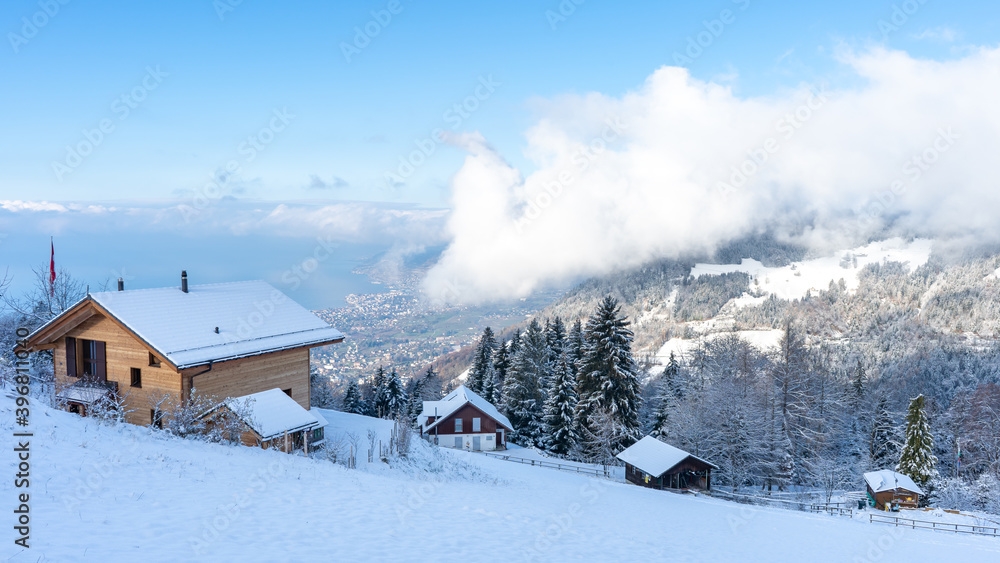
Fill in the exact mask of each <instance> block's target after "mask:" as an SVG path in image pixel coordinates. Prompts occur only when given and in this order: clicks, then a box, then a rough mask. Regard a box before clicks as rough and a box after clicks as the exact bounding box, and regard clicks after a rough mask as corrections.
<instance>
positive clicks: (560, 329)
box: [545, 317, 566, 364]
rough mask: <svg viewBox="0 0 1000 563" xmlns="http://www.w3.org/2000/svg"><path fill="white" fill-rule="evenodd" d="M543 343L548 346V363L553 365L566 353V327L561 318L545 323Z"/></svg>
mask: <svg viewBox="0 0 1000 563" xmlns="http://www.w3.org/2000/svg"><path fill="white" fill-rule="evenodd" d="M545 342H546V343H547V344H548V345H549V361H550V362H551V363H552V364H555V363H556V362H558V361H559V358H561V357H562V355H563V353H564V352H565V351H566V350H565V348H566V325H565V324H563V321H562V319H561V318H559V317H556V318H554V319H552V322H548V321H546V322H545Z"/></svg>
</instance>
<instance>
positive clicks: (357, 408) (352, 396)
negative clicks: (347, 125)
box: [341, 381, 365, 414]
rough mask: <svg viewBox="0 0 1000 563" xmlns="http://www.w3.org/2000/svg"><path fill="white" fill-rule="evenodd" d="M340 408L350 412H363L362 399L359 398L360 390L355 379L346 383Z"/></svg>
mask: <svg viewBox="0 0 1000 563" xmlns="http://www.w3.org/2000/svg"><path fill="white" fill-rule="evenodd" d="M341 410H343V411H344V412H349V413H351V414H364V413H365V405H364V399H362V398H361V390H360V389H358V384H357V382H356V381H352V382H351V383H350V384H348V385H347V392H346V393H344V401H343V404H342V405H341Z"/></svg>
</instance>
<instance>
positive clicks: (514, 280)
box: [0, 0, 1000, 306]
mask: <svg viewBox="0 0 1000 563" xmlns="http://www.w3.org/2000/svg"><path fill="white" fill-rule="evenodd" d="M0 31H2V32H3V34H4V44H3V46H2V47H0V78H2V81H3V85H4V87H3V88H0V108H2V110H0V111H2V112H3V118H4V119H3V127H2V128H0V266H4V265H10V266H9V268H10V269H9V271H10V272H11V273H12V274H13V275H14V278H15V280H14V286H13V287H14V288H15V289H23V288H24V287H25V286H26V284H27V283H28V281H27V280H29V279H30V268H31V267H32V266H37V265H38V264H40V263H42V262H43V260H47V258H48V242H49V236H50V235H54V236H55V237H56V246H57V253H58V254H57V256H58V257H59V261H60V264H61V265H62V266H65V267H67V268H70V269H71V271H75V272H77V274H78V275H79V276H80V277H81V278H85V280H86V281H88V282H90V283H92V284H99V283H101V282H103V281H104V280H106V279H108V278H114V277H117V275H119V273H120V272H123V271H127V272H129V273H130V275H131V276H132V279H131V280H130V287H154V286H161V285H168V284H173V283H175V282H176V272H177V271H179V270H181V269H188V270H189V271H190V272H191V273H192V275H193V276H196V279H198V280H203V281H206V282H215V281H228V280H232V279H250V278H261V279H266V280H269V281H272V283H276V284H279V285H280V280H281V279H282V275H283V274H284V273H285V272H287V271H288V269H289V268H293V267H294V266H295V265H296V264H300V263H302V261H303V260H308V258H309V256H311V254H312V252H313V249H314V248H316V246H317V242H316V241H317V237H325V238H326V239H329V240H335V241H337V244H338V245H340V246H339V248H340V251H339V252H338V253H337V256H336V259H334V260H330V261H327V262H326V263H324V264H323V265H322V268H323V270H322V271H320V272H318V273H317V274H316V275H314V276H312V277H311V279H310V280H308V282H307V283H306V284H303V285H304V289H295V288H290V287H284V286H282V288H283V289H284V290H286V291H289V292H291V293H293V295H295V296H296V298H299V299H301V300H303V301H304V302H307V303H308V304H309V305H310V306H322V305H324V304H327V303H337V302H339V301H340V298H341V297H342V295H343V294H344V293H347V292H351V291H366V290H368V289H370V286H368V285H367V281H365V280H364V279H363V278H361V277H360V276H356V275H354V274H351V271H352V270H353V269H354V268H355V267H356V266H357V264H359V263H364V262H365V261H367V260H370V259H371V258H372V257H377V256H385V257H388V260H389V261H390V262H391V261H395V262H398V261H399V260H403V259H404V258H405V257H407V256H414V255H422V253H424V252H426V251H429V250H430V249H442V248H443V249H444V251H443V254H442V259H441V261H440V262H439V265H438V266H436V267H435V269H434V270H432V272H431V274H430V275H429V276H428V279H427V280H426V281H425V288H424V289H425V290H427V291H428V292H429V293H430V294H438V295H443V296H444V297H445V298H449V299H450V298H453V297H454V298H458V299H459V300H482V299H494V298H504V297H521V296H524V295H525V294H528V293H530V292H531V291H533V290H535V289H537V288H540V287H544V286H546V285H547V284H549V285H552V284H555V285H561V284H565V283H568V282H572V281H573V280H578V279H580V278H582V277H586V276H590V275H597V274H602V273H607V272H608V271H610V270H614V269H617V268H624V267H631V266H635V265H637V264H640V263H642V262H643V261H645V260H649V259H652V258H655V257H660V256H680V255H692V254H696V255H704V254H705V253H706V252H711V251H712V249H713V248H715V247H717V246H718V245H719V244H722V243H724V242H725V241H727V240H730V239H732V238H735V237H739V236H742V235H745V234H747V233H750V232H759V231H760V230H762V229H774V228H776V226H781V225H786V224H787V225H792V226H793V227H794V226H795V225H799V226H801V225H802V224H803V223H802V218H803V217H808V218H810V219H808V220H809V221H812V222H814V223H815V224H812V225H811V227H810V230H808V231H806V232H802V230H801V229H800V228H798V227H794V228H793V229H792V230H795V229H796V228H798V232H797V234H795V236H799V237H801V238H802V240H800V242H804V243H806V244H809V245H816V244H817V243H822V244H826V245H828V246H829V245H835V244H848V243H849V241H850V240H854V239H856V238H857V237H858V236H861V237H862V238H864V237H867V236H871V232H872V231H871V229H874V228H876V227H878V228H882V226H883V222H884V221H883V220H886V221H888V223H891V224H896V225H897V226H898V225H899V224H900V223H901V220H900V218H904V219H906V220H907V221H908V223H907V226H906V228H904V229H902V232H904V234H914V233H917V234H924V235H926V236H936V235H938V234H942V233H944V234H948V235H949V236H952V235H954V236H957V235H966V234H969V232H975V234H976V235H977V236H980V237H982V236H985V235H986V231H989V230H990V229H993V227H991V226H992V225H996V224H1000V217H993V216H992V215H993V214H994V213H993V212H992V211H991V210H994V209H1000V201H996V202H995V204H994V203H993V201H994V200H996V199H997V197H998V196H997V195H995V194H996V190H995V189H994V187H993V186H992V184H991V183H990V182H989V181H988V180H989V179H990V178H992V177H994V176H995V174H994V173H993V171H992V169H991V168H990V167H991V166H992V165H991V164H989V163H991V162H992V161H993V160H994V159H995V154H996V151H997V150H1000V138H998V132H1000V111H998V110H997V109H996V103H995V99H996V92H997V91H998V90H1000V82H998V81H1000V78H998V77H1000V72H998V68H1000V48H998V38H1000V10H998V9H997V7H996V5H995V3H990V2H986V1H951V2H942V1H938V0H923V1H921V0H906V1H903V2H900V1H886V2H872V1H870V0H868V1H860V0H847V1H840V2H808V3H807V2H766V1H758V0H736V1H734V0H718V1H715V2H702V3H693V2H605V1H598V0H586V1H579V0H577V1H574V0H562V1H556V0H551V1H539V2H526V1H506V2H481V1H480V2H413V1H407V0H392V1H389V0H376V1H365V2H315V1H309V2H306V1H303V2H285V3H278V2H262V1H259V0H243V1H239V0H198V1H192V0H177V1H171V2H166V1H162V2H124V1H121V2H119V1H106V2H101V3H99V5H98V4H94V3H85V2H82V1H80V0H10V1H7V2H4V3H3V6H2V7H0ZM676 66H680V67H682V68H683V69H684V70H683V71H677V70H676V69H675V68H670V67H676ZM819 90H823V91H826V92H828V97H829V100H830V101H829V103H828V104H826V102H825V101H824V102H822V103H813V102H814V101H810V102H809V103H810V104H812V105H813V106H815V107H816V111H817V115H818V117H816V118H815V119H812V120H811V121H809V120H808V119H807V121H809V125H808V127H805V128H803V129H802V131H803V132H801V133H796V136H795V138H794V139H791V138H790V137H789V138H786V137H781V138H780V140H781V151H780V154H777V155H776V156H775V157H774V158H772V159H771V160H770V161H769V162H768V163H767V166H766V167H765V166H761V167H760V168H761V170H762V172H761V173H760V174H756V176H754V177H752V178H750V181H749V182H748V183H747V185H746V187H745V188H746V189H742V190H740V191H738V192H736V193H735V195H733V194H729V195H727V196H726V197H720V196H719V191H718V189H717V186H716V183H717V181H718V180H720V179H722V178H726V179H727V181H729V179H730V178H732V177H733V176H732V174H731V171H734V170H736V168H737V167H739V166H745V165H746V164H747V162H746V159H747V155H748V154H751V153H752V151H753V150H755V149H757V148H759V143H760V142H761V140H762V139H765V138H766V137H767V135H769V134H770V135H774V132H773V131H772V130H773V129H774V125H775V124H776V123H777V124H780V123H781V122H782V121H781V119H782V117H781V116H782V115H785V116H788V115H791V113H790V112H794V111H796V109H799V110H801V109H802V104H803V103H804V102H805V101H806V98H808V93H809V92H810V91H812V92H816V91H819ZM803 96H806V97H805V98H804V97H803ZM824 100H826V98H824ZM824 104H826V105H824ZM819 108H824V109H822V110H819ZM810 111H811V110H810ZM612 117H613V118H614V119H616V120H617V119H621V120H623V123H627V124H628V130H627V131H625V132H618V133H621V134H618V133H616V134H615V135H614V137H615V139H614V142H611V143H610V144H609V145H608V146H607V147H604V146H603V145H602V146H601V147H600V150H599V151H597V152H593V153H591V154H589V156H588V159H589V160H588V166H589V168H588V170H586V171H584V170H582V169H581V170H577V169H575V168H573V167H574V166H575V164H574V163H576V162H577V160H576V159H570V158H569V155H571V154H576V153H574V151H577V152H578V151H579V150H580V149H581V147H583V148H586V147H591V148H593V147H594V146H595V145H594V144H593V143H594V142H595V140H596V139H597V137H596V136H600V135H602V133H601V130H602V128H605V123H607V122H608V120H609V119H611V118H612ZM776 120H777V121H776ZM951 128H957V132H958V133H957V135H958V137H957V138H958V139H959V140H958V141H955V140H954V138H953V137H954V136H953V135H952V134H951V133H942V131H945V132H947V131H951V130H952V129H951ZM769 131H770V133H769ZM795 131H796V132H797V131H798V128H796V130H795ZM442 133H445V134H444V135H442ZM606 133H607V131H605V132H604V134H606ZM595 135H596V136H595ZM445 139H446V140H447V142H444V140H445ZM602 142H603V141H602ZM928 146H940V147H943V150H949V149H950V147H952V146H955V147H956V149H955V150H954V151H951V152H949V153H948V154H947V158H943V157H942V154H943V152H941V153H937V154H936V155H935V159H938V157H941V158H940V161H941V163H942V164H939V165H936V166H935V167H933V168H932V169H929V170H928V171H927V172H926V174H924V173H923V171H924V168H921V174H920V175H919V176H920V177H919V181H917V180H916V179H914V180H913V182H912V183H910V184H907V185H905V186H903V187H902V188H901V189H898V190H897V189H896V188H892V189H891V190H890V191H889V192H887V191H886V188H887V186H892V185H893V184H892V182H894V181H895V179H896V178H898V177H900V174H901V173H900V170H901V169H902V170H906V169H907V168H905V166H906V162H907V161H906V159H907V158H912V157H913V155H920V154H925V153H924V152H922V151H925V150H930V149H927V148H926V147H928ZM605 149H609V150H605ZM934 150H937V149H934ZM750 164H751V165H753V163H750ZM754 167H755V168H756V166H754ZM567 170H569V171H571V172H574V178H573V179H572V180H571V181H570V182H569V183H568V184H567V185H566V186H563V187H567V188H571V189H566V190H563V189H562V188H563V187H560V188H559V192H560V193H558V194H553V193H552V192H551V189H552V188H551V186H552V182H553V178H557V177H560V174H561V173H564V172H566V171H567ZM751 176H753V175H751ZM907 180H908V181H909V179H908V178H907ZM560 181H561V180H560ZM562 192H565V194H567V195H561V194H562ZM945 197H947V198H950V200H949V203H947V204H943V203H942V201H943V200H944V198H945ZM553 198H555V200H554V201H552V200H553ZM53 202H59V203H53ZM62 204H65V205H62ZM540 208H541V209H540ZM192 210H193V212H192ZM817 217H818V218H820V219H822V220H823V221H825V222H826V223H827V224H825V225H823V226H822V228H821V226H820V225H819V224H818V223H816V222H815V218H817ZM665 218H670V219H669V220H666V219H665ZM869 219H871V220H870V221H869ZM845 221H846V222H847V223H849V224H848V226H847V227H846V228H845V227H844V224H843V223H844V222H845ZM838 222H839V223H838ZM834 223H838V224H837V225H836V226H834V225H833V224H834ZM859 225H860V226H861V227H863V228H860V227H859ZM958 227H961V228H958ZM865 229H868V231H865ZM920 229H924V230H925V231H927V232H924V231H921V230H920ZM963 229H964V231H963ZM859 230H861V231H864V232H861V233H860V234H859V233H858V232H856V231H859ZM959 231H962V232H959ZM789 232H791V231H789ZM845 233H847V234H845ZM956 233H957V235H956ZM993 235H997V238H1000V233H992V232H991V233H990V234H989V236H993ZM852 237H853V239H852ZM842 248H846V246H842ZM827 250H829V249H827ZM481 256H490V257H492V258H491V260H481V259H480V257H481ZM296 292H299V293H298V294H297V293H296Z"/></svg>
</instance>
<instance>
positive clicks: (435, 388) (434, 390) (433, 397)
mask: <svg viewBox="0 0 1000 563" xmlns="http://www.w3.org/2000/svg"><path fill="white" fill-rule="evenodd" d="M421 381H423V383H422V384H421V385H420V392H421V394H422V395H421V399H422V400H424V401H437V400H439V399H441V397H442V394H441V378H440V377H439V376H438V373H437V372H436V371H434V366H429V367H428V368H427V371H426V372H424V375H423V377H422V378H421Z"/></svg>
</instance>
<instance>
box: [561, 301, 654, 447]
mask: <svg viewBox="0 0 1000 563" xmlns="http://www.w3.org/2000/svg"><path fill="white" fill-rule="evenodd" d="M620 312H621V307H620V306H619V305H618V302H617V301H616V300H615V299H614V298H613V297H611V296H610V295H609V296H607V297H605V298H604V300H603V301H602V302H601V303H600V305H598V307H597V310H596V311H595V312H594V315H593V316H592V317H590V319H589V320H588V321H587V326H586V330H585V332H584V340H585V342H586V344H585V348H584V357H583V360H582V362H581V365H580V372H579V376H578V386H579V394H580V402H579V403H578V408H577V414H576V418H577V420H578V421H579V422H580V423H582V424H583V425H584V426H585V427H587V426H588V425H589V424H590V423H591V416H592V414H593V413H594V412H596V411H597V410H598V409H603V410H606V411H607V412H608V413H609V415H610V416H611V417H613V418H614V419H615V422H616V426H617V427H620V428H622V429H623V434H622V435H623V436H624V438H623V439H622V441H621V443H617V444H613V445H612V446H613V447H617V448H622V447H625V446H628V445H629V443H631V442H632V441H635V440H637V439H638V438H639V437H640V433H641V427H640V423H639V406H640V405H639V403H640V401H641V396H640V391H641V389H640V385H639V376H638V371H639V369H638V366H637V365H636V363H635V359H634V358H633V357H632V331H631V330H630V329H629V328H628V326H629V322H628V320H626V318H625V317H624V316H619V315H620ZM589 430H591V433H593V429H592V428H589Z"/></svg>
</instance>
